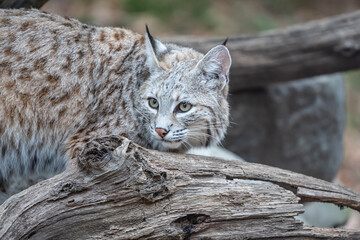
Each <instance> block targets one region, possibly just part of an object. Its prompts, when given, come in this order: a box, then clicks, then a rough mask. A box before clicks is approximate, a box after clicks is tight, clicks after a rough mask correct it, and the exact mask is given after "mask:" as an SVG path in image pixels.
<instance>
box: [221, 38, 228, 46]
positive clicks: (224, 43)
mask: <svg viewBox="0 0 360 240" xmlns="http://www.w3.org/2000/svg"><path fill="white" fill-rule="evenodd" d="M228 40H229V38H228V37H227V38H226V39H225V41H224V42H223V43H222V45H224V46H226V43H227V41H228Z"/></svg>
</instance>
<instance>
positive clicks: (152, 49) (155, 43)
mask: <svg viewBox="0 0 360 240" xmlns="http://www.w3.org/2000/svg"><path fill="white" fill-rule="evenodd" d="M145 38H146V55H147V64H148V67H149V68H150V70H156V69H159V68H160V65H159V59H160V58H161V57H162V55H163V54H165V53H166V52H167V48H166V46H165V45H164V44H163V43H162V42H160V41H159V40H157V39H155V38H153V36H151V34H150V31H149V28H148V26H147V25H146V35H145Z"/></svg>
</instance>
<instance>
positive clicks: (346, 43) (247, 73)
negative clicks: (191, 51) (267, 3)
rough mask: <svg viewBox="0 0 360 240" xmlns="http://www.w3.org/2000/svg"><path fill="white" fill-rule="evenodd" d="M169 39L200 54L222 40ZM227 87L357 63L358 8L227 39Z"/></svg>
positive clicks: (304, 75) (324, 71)
mask: <svg viewBox="0 0 360 240" xmlns="http://www.w3.org/2000/svg"><path fill="white" fill-rule="evenodd" d="M166 40H168V41H172V42H175V43H179V44H182V45H187V46H190V47H193V48H195V49H199V50H201V51H203V52H206V51H208V50H209V49H210V48H212V47H214V46H215V45H218V44H221V43H222V42H223V41H224V38H194V37H177V38H176V37H175V38H168V39H166ZM227 46H228V48H229V50H230V53H231V55H232V60H233V62H232V67H231V70H230V74H231V77H230V85H231V86H230V90H231V91H232V92H236V91H239V90H241V89H244V88H252V87H260V86H266V85H268V84H273V83H279V82H285V81H290V80H294V79H301V78H308V77H312V76H316V75H322V74H329V73H335V72H342V71H347V70H352V69H358V68H359V67H360V55H359V53H360V11H357V12H353V13H350V14H344V15H338V16H335V17H332V18H327V19H323V20H320V21H313V22H309V23H305V24H300V25H295V26H291V27H289V28H285V29H281V30H274V31H268V32H264V33H259V34H254V35H243V36H234V37H230V38H229V40H228V43H227Z"/></svg>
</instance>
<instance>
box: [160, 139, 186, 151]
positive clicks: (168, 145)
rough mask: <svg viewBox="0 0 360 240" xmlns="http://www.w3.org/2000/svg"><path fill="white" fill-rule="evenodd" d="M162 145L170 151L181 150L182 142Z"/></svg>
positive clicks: (163, 143)
mask: <svg viewBox="0 0 360 240" xmlns="http://www.w3.org/2000/svg"><path fill="white" fill-rule="evenodd" d="M161 144H162V145H163V147H164V148H168V149H169V150H172V149H175V150H176V149H179V148H180V147H181V145H182V142H170V141H162V142H161Z"/></svg>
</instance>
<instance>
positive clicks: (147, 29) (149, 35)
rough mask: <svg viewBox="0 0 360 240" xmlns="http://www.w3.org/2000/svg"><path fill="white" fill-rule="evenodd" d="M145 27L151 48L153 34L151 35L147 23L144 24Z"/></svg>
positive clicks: (153, 41)
mask: <svg viewBox="0 0 360 240" xmlns="http://www.w3.org/2000/svg"><path fill="white" fill-rule="evenodd" d="M145 27H146V33H147V35H148V37H149V40H150V43H151V46H152V47H153V48H155V39H154V38H153V36H151V34H150V31H149V27H148V25H147V24H145Z"/></svg>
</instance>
